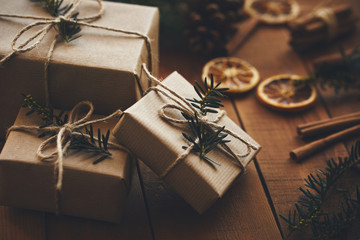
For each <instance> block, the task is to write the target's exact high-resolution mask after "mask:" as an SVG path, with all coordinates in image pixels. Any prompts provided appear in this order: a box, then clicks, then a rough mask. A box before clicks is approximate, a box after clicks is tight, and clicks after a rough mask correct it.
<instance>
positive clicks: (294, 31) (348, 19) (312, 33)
mask: <svg viewBox="0 0 360 240" xmlns="http://www.w3.org/2000/svg"><path fill="white" fill-rule="evenodd" d="M327 8H331V9H332V11H334V16H335V18H336V22H337V26H336V29H337V31H336V36H340V35H344V34H346V33H349V32H352V31H353V30H355V29H356V21H357V18H356V17H355V16H354V14H353V11H352V8H351V6H350V5H348V4H341V5H337V6H332V7H327ZM289 29H290V33H291V40H290V44H291V45H292V46H293V47H294V48H295V49H296V50H298V51H302V50H306V49H307V48H309V47H311V46H313V45H315V44H316V43H321V42H328V41H329V40H331V39H330V38H329V29H328V26H327V24H326V23H325V22H324V21H323V20H321V19H320V18H319V17H317V16H316V15H315V14H309V15H308V16H305V17H300V18H298V19H297V20H294V21H293V22H291V23H290V24H289Z"/></svg>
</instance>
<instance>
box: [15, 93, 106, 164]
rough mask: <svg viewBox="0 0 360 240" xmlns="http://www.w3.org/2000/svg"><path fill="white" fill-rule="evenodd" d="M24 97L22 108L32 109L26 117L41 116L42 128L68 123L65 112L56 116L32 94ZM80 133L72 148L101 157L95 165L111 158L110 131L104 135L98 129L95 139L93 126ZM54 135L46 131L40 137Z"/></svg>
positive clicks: (75, 138) (74, 138) (72, 139)
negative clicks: (109, 147) (34, 114)
mask: <svg viewBox="0 0 360 240" xmlns="http://www.w3.org/2000/svg"><path fill="white" fill-rule="evenodd" d="M23 96H24V104H23V106H22V107H24V108H29V109H30V110H29V111H28V112H27V113H26V115H30V114H33V113H37V114H38V115H39V116H40V119H41V120H42V121H43V124H42V125H41V126H40V128H44V127H48V126H63V125H64V124H66V123H67V122H68V114H64V113H65V111H64V110H63V111H61V112H60V113H59V114H55V113H54V111H53V109H52V108H46V107H43V106H42V105H40V104H38V103H37V102H36V101H35V100H34V98H33V97H32V96H31V95H30V94H28V95H24V94H23ZM78 132H79V133H80V135H79V134H74V135H72V136H71V144H70V148H72V149H77V150H80V151H84V152H89V153H93V154H94V155H100V157H99V158H98V159H96V160H95V161H94V162H93V164H97V163H99V162H101V161H102V160H104V159H106V158H107V157H110V156H111V153H110V152H109V150H108V142H109V137H110V130H108V131H107V132H106V134H105V135H103V134H102V133H101V131H100V129H98V131H97V138H96V137H94V130H93V126H92V125H91V124H90V125H89V129H88V128H87V127H85V133H83V132H81V131H78ZM54 134H56V132H53V131H44V132H43V133H41V134H40V135H39V136H38V137H44V136H46V135H54ZM85 135H87V136H85Z"/></svg>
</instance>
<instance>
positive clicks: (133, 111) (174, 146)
mask: <svg viewBox="0 0 360 240" xmlns="http://www.w3.org/2000/svg"><path fill="white" fill-rule="evenodd" d="M163 83H164V84H165V85H166V86H168V87H170V88H171V89H173V90H175V91H176V92H177V93H178V94H180V95H181V96H183V97H187V98H193V97H196V93H195V91H194V89H193V87H192V86H191V84H189V83H188V82H187V81H186V80H185V79H184V78H183V77H182V76H181V75H179V74H178V73H177V72H174V73H172V74H171V75H170V76H168V77H167V78H166V79H165V80H164V81H163ZM194 93H195V94H194ZM166 103H171V100H168V99H167V98H164V97H163V96H162V95H161V94H160V93H157V92H155V91H150V92H149V93H148V94H146V95H145V96H144V97H143V98H142V99H140V100H139V101H138V102H137V103H135V104H134V105H133V106H131V107H130V108H128V109H127V110H126V111H125V112H124V115H123V117H122V118H121V120H120V121H119V122H118V124H117V125H116V126H115V128H114V130H113V132H114V135H115V137H116V138H117V140H118V141H119V142H120V143H121V144H123V145H125V146H127V147H128V148H129V149H130V150H131V151H133V152H134V154H136V155H137V156H138V157H139V158H140V159H141V160H142V161H143V162H144V163H145V164H146V165H147V166H149V167H150V168H151V169H152V170H153V171H154V172H155V173H156V174H158V175H161V173H163V171H164V170H165V169H166V168H167V166H169V165H170V164H171V163H172V162H174V160H175V159H176V158H177V157H178V156H179V155H180V154H181V153H183V151H184V150H183V149H182V146H186V145H187V143H186V142H185V140H184V137H183V136H182V134H181V133H182V131H184V130H182V129H181V128H178V127H175V126H174V125H172V124H169V123H167V122H165V121H164V120H162V119H161V118H160V116H159V114H158V110H159V109H160V108H161V107H162V106H163V105H164V104H166ZM173 114H177V115H180V114H179V112H174V113H173ZM177 117H178V118H181V115H180V116H177ZM218 124H219V125H221V126H224V125H225V126H226V128H228V129H230V130H232V131H234V132H236V133H237V134H238V135H240V136H241V137H242V138H244V139H247V140H248V141H249V142H250V143H252V144H253V145H254V146H256V147H257V148H258V149H260V146H259V145H258V143H256V142H255V141H254V140H253V139H251V137H249V136H248V135H247V134H246V133H245V132H243V131H242V130H241V129H240V128H239V126H237V125H236V124H235V123H234V122H233V121H232V120H231V119H229V118H228V117H227V116H224V117H223V118H221V120H220V121H219V122H218ZM228 138H229V139H230V140H232V141H231V142H230V143H229V144H228V146H229V147H231V148H232V149H233V150H234V151H235V152H236V153H245V152H246V149H247V147H246V146H245V145H244V144H242V143H241V142H239V141H236V140H235V139H232V138H230V137H228ZM256 153H257V151H254V150H252V151H251V153H250V155H249V156H247V157H246V158H244V159H242V163H243V164H244V165H247V164H248V163H249V162H250V160H251V159H252V158H253V157H254V155H255V154H256ZM208 156H209V157H210V158H211V159H213V160H215V161H217V162H218V163H220V164H221V166H218V167H216V168H215V169H214V168H213V167H211V166H210V165H209V164H208V163H206V162H205V161H203V160H201V159H200V158H199V156H198V155H196V154H193V153H190V155H188V156H187V157H186V158H185V159H184V161H183V162H182V163H180V164H178V165H177V166H176V167H175V168H173V169H172V171H170V172H169V174H168V175H167V176H166V177H165V178H164V179H163V180H164V182H166V183H167V184H168V185H169V186H170V187H171V188H172V189H174V190H175V191H176V192H177V193H178V194H179V195H180V196H181V197H182V198H183V199H184V200H185V201H187V202H188V203H189V204H190V205H191V206H192V207H193V208H194V209H195V210H196V211H198V212H199V213H203V212H204V211H206V210H207V209H208V208H209V207H210V206H211V205H212V204H213V203H214V202H215V201H216V200H217V199H219V198H220V197H222V196H223V194H224V193H225V192H226V191H227V189H228V188H229V187H230V185H231V184H232V183H233V181H234V180H235V179H236V178H237V177H238V175H239V174H240V173H241V169H240V168H239V167H238V166H236V165H235V164H234V163H233V159H232V158H231V157H230V156H229V155H228V154H226V153H224V152H223V151H220V150H219V149H215V150H213V151H211V152H210V153H209V154H208ZM244 194H246V193H244Z"/></svg>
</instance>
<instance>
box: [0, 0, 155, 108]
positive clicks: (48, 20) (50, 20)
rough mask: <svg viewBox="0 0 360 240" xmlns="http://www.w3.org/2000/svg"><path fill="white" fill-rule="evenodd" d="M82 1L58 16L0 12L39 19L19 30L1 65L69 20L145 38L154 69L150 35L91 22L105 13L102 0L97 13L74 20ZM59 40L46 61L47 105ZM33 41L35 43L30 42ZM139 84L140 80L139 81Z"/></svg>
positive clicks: (21, 17)
mask: <svg viewBox="0 0 360 240" xmlns="http://www.w3.org/2000/svg"><path fill="white" fill-rule="evenodd" d="M80 2H81V0H73V1H71V2H70V3H69V5H70V6H71V8H70V10H69V11H68V12H67V13H66V15H64V16H58V17H37V16H26V15H16V14H0V17H7V18H20V19H32V20H37V21H36V22H34V23H31V24H29V25H27V26H26V27H24V28H23V29H21V30H20V31H19V33H18V34H17V35H16V36H15V37H14V39H13V40H12V42H11V48H12V51H11V52H10V53H9V54H7V55H6V56H4V57H3V58H2V59H1V60H0V65H1V64H3V63H4V62H6V61H8V60H9V59H10V58H11V57H12V56H14V55H15V54H19V53H24V52H28V51H31V50H32V49H34V48H35V47H37V46H38V45H39V44H40V43H41V42H42V41H43V39H44V37H45V36H46V35H47V34H48V33H49V31H50V30H51V29H52V28H53V27H54V26H55V25H56V24H58V23H60V22H67V23H75V24H78V25H79V26H84V27H90V28H95V29H102V30H105V31H111V32H116V33H123V34H126V35H130V36H135V37H139V38H142V39H144V41H145V45H146V49H147V53H148V64H149V70H150V71H152V53H151V44H150V43H151V40H150V38H149V37H148V36H146V35H145V34H142V33H140V32H137V31H128V30H123V29H117V28H111V27H105V26H99V25H95V24H92V23H90V22H93V21H95V20H97V19H99V18H101V17H102V15H103V13H104V6H103V4H102V0H96V2H97V3H98V7H99V10H98V12H97V13H96V14H95V15H93V16H89V17H83V18H79V19H77V20H74V19H72V18H71V16H72V15H73V14H74V12H75V11H76V8H77V7H78V6H79V4H80ZM36 26H43V28H42V29H40V30H39V31H37V32H36V33H34V34H33V35H32V36H30V37H29V38H28V39H27V40H25V41H24V42H23V43H20V44H18V40H19V38H20V37H21V36H22V35H23V34H25V33H26V32H27V31H30V30H31V29H32V28H34V27H36ZM57 41H58V40H57V36H56V37H55V39H54V40H53V41H52V43H51V45H50V48H49V51H48V54H47V56H46V59H45V62H44V86H45V101H46V105H47V106H49V105H50V96H49V95H50V94H49V87H48V85H49V83H48V66H49V63H50V60H51V57H52V55H53V52H54V49H55V46H56V43H57ZM31 42H33V43H32V44H30V43H31ZM134 74H135V75H136V73H134ZM135 78H136V80H137V81H139V80H138V79H139V77H138V76H135ZM138 85H139V82H138Z"/></svg>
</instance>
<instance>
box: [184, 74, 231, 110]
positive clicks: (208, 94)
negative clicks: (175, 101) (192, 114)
mask: <svg viewBox="0 0 360 240" xmlns="http://www.w3.org/2000/svg"><path fill="white" fill-rule="evenodd" d="M220 84H221V83H218V84H216V85H214V79H213V75H210V85H208V82H207V78H206V77H205V89H204V88H203V87H201V85H200V84H199V83H198V82H195V85H194V90H195V92H196V94H197V95H198V96H199V97H200V99H196V98H193V99H189V98H187V99H186V100H188V101H190V102H191V105H193V106H194V107H195V108H197V109H199V111H200V113H201V114H202V115H204V116H205V115H206V114H207V113H208V112H210V113H217V111H216V110H215V109H216V108H219V107H223V105H222V104H221V100H220V99H219V98H226V95H224V94H223V92H224V91H226V90H228V88H219V85H220Z"/></svg>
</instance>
